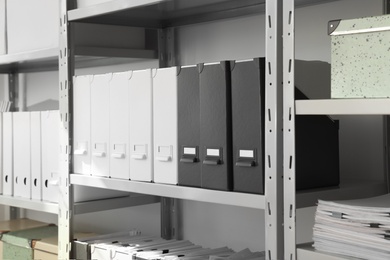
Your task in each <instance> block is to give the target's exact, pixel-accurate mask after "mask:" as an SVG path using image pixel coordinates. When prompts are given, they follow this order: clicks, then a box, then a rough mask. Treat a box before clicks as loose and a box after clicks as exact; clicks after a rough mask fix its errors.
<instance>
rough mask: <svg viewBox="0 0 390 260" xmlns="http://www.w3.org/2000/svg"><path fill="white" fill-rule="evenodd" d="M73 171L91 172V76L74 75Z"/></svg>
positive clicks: (88, 173) (80, 172) (87, 173)
mask: <svg viewBox="0 0 390 260" xmlns="http://www.w3.org/2000/svg"><path fill="white" fill-rule="evenodd" d="M73 82H74V87H73V111H76V113H73V172H74V173H79V174H86V175H90V174H91V85H90V83H91V76H89V75H86V76H77V77H74V80H73Z"/></svg>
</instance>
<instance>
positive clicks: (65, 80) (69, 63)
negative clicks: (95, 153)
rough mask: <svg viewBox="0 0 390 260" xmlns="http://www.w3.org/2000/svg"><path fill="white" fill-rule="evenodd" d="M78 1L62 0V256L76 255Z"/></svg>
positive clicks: (60, 224) (60, 252)
mask: <svg viewBox="0 0 390 260" xmlns="http://www.w3.org/2000/svg"><path fill="white" fill-rule="evenodd" d="M73 2H74V1H72V0H61V4H60V21H59V23H60V41H59V93H60V121H61V122H60V127H59V129H60V135H59V136H60V147H59V151H60V152H59V156H60V158H59V161H60V163H59V167H60V169H59V173H60V174H59V191H60V194H59V196H58V204H59V205H58V206H59V212H58V237H59V240H58V259H69V258H72V256H71V255H70V254H71V242H70V241H72V238H73V192H72V188H71V185H70V179H69V173H70V172H71V157H70V156H71V152H70V151H71V138H72V136H71V134H72V131H71V130H72V120H71V115H72V111H71V110H72V91H71V88H72V86H71V82H72V77H73V75H74V61H73V59H74V55H72V53H71V51H72V50H71V48H70V46H71V44H70V43H71V39H70V37H71V32H70V25H69V23H68V19H67V10H69V9H70V8H71V7H72V4H73Z"/></svg>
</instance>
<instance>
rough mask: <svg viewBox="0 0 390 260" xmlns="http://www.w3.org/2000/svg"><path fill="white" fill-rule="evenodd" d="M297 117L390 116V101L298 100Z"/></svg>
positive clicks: (379, 99) (369, 99)
mask: <svg viewBox="0 0 390 260" xmlns="http://www.w3.org/2000/svg"><path fill="white" fill-rule="evenodd" d="M295 106H296V112H295V113H296V114H297V115H389V114H390V99H386V98H366V99H318V100H296V101H295Z"/></svg>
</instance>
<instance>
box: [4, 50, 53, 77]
mask: <svg viewBox="0 0 390 260" xmlns="http://www.w3.org/2000/svg"><path fill="white" fill-rule="evenodd" d="M16 70H17V71H20V72H27V71H44V70H58V48H50V49H41V50H34V51H28V52H21V53H16V54H6V55H0V73H10V72H13V71H16Z"/></svg>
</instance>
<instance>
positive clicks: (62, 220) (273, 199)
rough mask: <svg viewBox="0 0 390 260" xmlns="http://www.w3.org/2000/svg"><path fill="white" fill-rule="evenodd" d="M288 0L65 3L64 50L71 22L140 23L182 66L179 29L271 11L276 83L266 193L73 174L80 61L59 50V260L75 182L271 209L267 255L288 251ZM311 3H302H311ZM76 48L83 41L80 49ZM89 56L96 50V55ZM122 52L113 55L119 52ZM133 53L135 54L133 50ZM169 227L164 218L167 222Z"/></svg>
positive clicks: (269, 47)
mask: <svg viewBox="0 0 390 260" xmlns="http://www.w3.org/2000/svg"><path fill="white" fill-rule="evenodd" d="M282 2H283V1H282V0H277V1H274V0H267V1H265V0H240V1H237V0H234V1H233V0H211V1H210V0H201V1H185V0H136V1H126V0H114V1H108V2H105V3H102V4H98V5H92V6H88V7H84V8H79V9H78V8H76V6H75V5H74V1H66V0H63V1H62V2H61V17H63V19H62V21H61V30H60V31H61V38H60V52H62V53H71V54H72V51H74V50H71V48H72V47H71V46H72V44H73V40H74V39H72V38H71V37H72V32H71V30H72V27H71V25H72V23H83V22H85V23H98V24H108V25H120V26H137V27H143V28H152V29H157V30H158V36H159V42H158V44H157V45H158V48H159V50H158V58H159V61H160V66H161V67H165V66H170V65H178V64H176V60H175V46H174V44H175V39H174V38H175V30H174V29H175V27H177V26H184V25H188V24H196V23H203V22H209V21H216V20H221V19H227V18H236V17H243V16H247V15H254V14H261V13H263V14H264V13H265V15H266V16H265V17H267V19H266V24H267V25H266V31H265V42H266V53H267V55H266V56H267V63H268V66H267V67H268V73H267V77H266V84H267V85H269V86H270V87H269V88H268V89H269V90H268V91H267V94H266V100H267V102H266V107H267V110H268V111H269V115H270V116H271V115H272V117H270V118H269V119H268V120H267V123H266V129H267V130H266V132H267V133H268V136H267V138H266V140H267V143H266V154H267V161H269V162H270V164H269V165H268V166H267V167H266V172H265V179H266V181H265V195H254V194H243V193H234V192H223V191H213V190H206V189H197V188H189V187H180V186H170V185H162V184H156V183H142V182H134V181H122V180H115V179H109V178H99V177H92V176H83V175H76V174H72V172H71V170H70V169H72V167H71V160H70V156H71V155H70V154H71V152H70V147H71V143H70V140H71V136H72V122H71V120H68V118H72V116H71V114H72V113H77V111H71V107H72V96H71V91H69V89H70V88H71V86H72V76H73V75H74V69H75V67H76V66H77V65H78V62H77V60H75V57H74V56H72V55H64V56H61V55H60V86H61V90H62V91H61V94H60V96H61V100H60V112H61V115H62V116H61V118H62V127H61V132H62V135H61V136H62V138H61V142H62V146H63V147H65V149H64V150H65V152H63V153H62V163H63V166H62V167H61V181H60V192H61V196H60V198H61V200H62V201H61V202H60V211H62V213H60V214H59V228H60V237H61V238H62V239H63V241H64V243H60V245H59V257H60V258H61V259H69V257H71V253H72V252H71V250H70V244H69V243H66V242H65V241H70V240H71V238H72V218H73V214H72V213H73V212H74V210H72V207H73V198H72V197H73V194H72V189H71V186H72V185H86V186H91V187H99V188H114V189H117V190H122V191H128V192H136V193H142V194H149V195H155V196H160V197H162V198H166V197H169V198H174V199H185V200H196V201H204V202H211V203H218V204H226V205H234V206H241V207H249V208H256V209H264V213H265V222H266V237H267V241H266V245H265V247H266V252H267V259H281V258H282V255H283V239H282V232H283V226H282V199H283V198H282V194H283V193H282V191H283V190H282V186H281V185H282V178H281V177H282V163H281V158H282V149H280V148H281V145H282V131H281V123H282V110H281V93H282V92H281V81H282V80H281V76H282V66H281V64H282V62H281V61H282V56H281V53H282V42H281V40H282V39H281V29H282V19H281V12H282ZM307 2H309V1H307V0H306V1H302V3H307ZM75 49H76V50H77V46H75ZM85 51H87V52H89V51H91V53H92V52H93V55H96V56H100V55H101V54H100V51H101V50H92V49H89V48H85ZM91 53H90V54H91ZM119 56H120V55H114V57H119ZM130 56H131V55H130ZM163 224H164V223H163Z"/></svg>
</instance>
